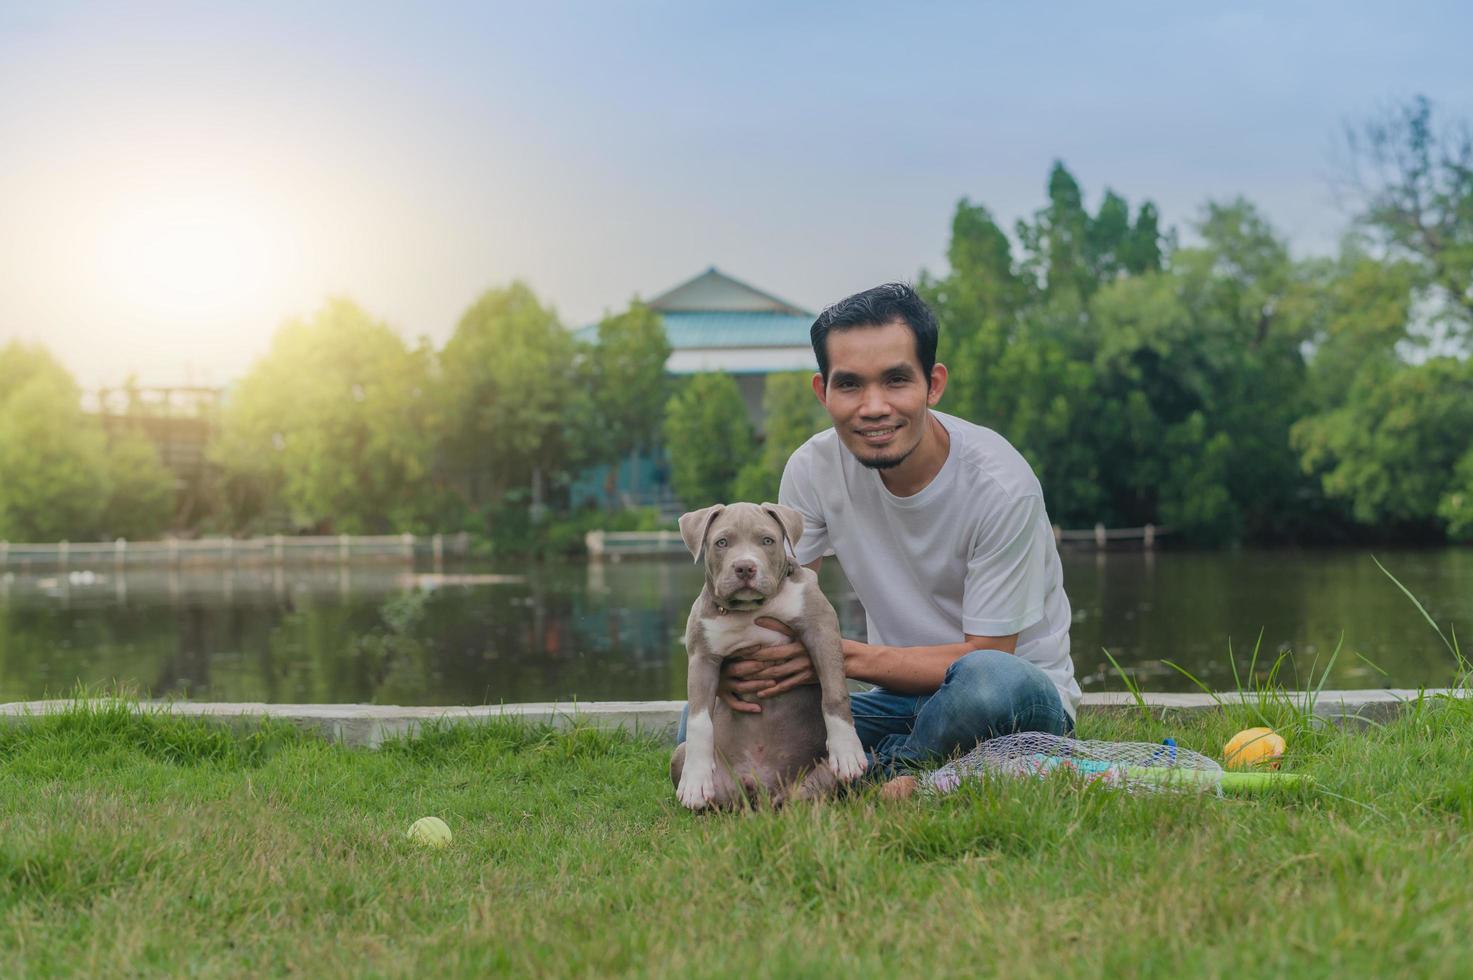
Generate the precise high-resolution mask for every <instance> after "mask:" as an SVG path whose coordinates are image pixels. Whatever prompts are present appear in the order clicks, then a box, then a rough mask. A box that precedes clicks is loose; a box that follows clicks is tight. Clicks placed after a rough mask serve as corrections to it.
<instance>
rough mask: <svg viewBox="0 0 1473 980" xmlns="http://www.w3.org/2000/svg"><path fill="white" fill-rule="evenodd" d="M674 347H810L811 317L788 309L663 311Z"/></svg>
mask: <svg viewBox="0 0 1473 980" xmlns="http://www.w3.org/2000/svg"><path fill="white" fill-rule="evenodd" d="M662 318H663V319H664V321H665V336H666V337H668V338H669V339H670V346H671V347H672V348H673V349H675V350H689V349H690V348H693V347H801V348H803V349H804V350H807V349H808V348H809V339H808V338H809V334H808V330H809V328H810V327H811V326H812V325H813V320H812V318H811V317H806V316H794V315H792V314H789V313H664V314H662Z"/></svg>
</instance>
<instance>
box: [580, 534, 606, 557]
mask: <svg viewBox="0 0 1473 980" xmlns="http://www.w3.org/2000/svg"><path fill="white" fill-rule="evenodd" d="M583 547H584V548H585V549H587V551H588V557H589V558H602V557H603V556H604V533H603V532H602V531H589V532H588V533H587V534H585V535H583Z"/></svg>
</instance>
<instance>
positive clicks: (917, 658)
mask: <svg viewBox="0 0 1473 980" xmlns="http://www.w3.org/2000/svg"><path fill="white" fill-rule="evenodd" d="M822 564H823V559H822V558H815V559H814V560H813V561H811V562H809V563H808V566H807V567H808V568H811V569H813V570H814V571H815V572H817V571H818V568H819V566H820V565H822ZM762 625H765V626H769V627H771V628H774V629H778V630H779V632H784V633H788V634H789V635H792V634H791V631H790V630H788V629H787V627H786V626H784V625H783V624H781V623H777V622H776V621H775V620H767V621H765V622H764V623H763V624H762ZM1017 647H1018V634H1017V633H1013V634H1011V635H1008V636H973V635H971V634H967V635H966V636H964V637H963V638H962V641H961V642H960V643H943V644H939V645H937V646H925V647H892V646H881V645H878V644H873V643H863V642H861V641H859V640H845V641H844V674H845V676H847V677H852V678H854V679H855V680H860V681H865V682H867V683H870V684H879V685H880V686H882V687H885V688H888V689H889V690H892V691H897V692H899V693H902V694H931V693H933V692H935V691H936V690H937V689H938V688H939V687H941V684H942V682H943V681H945V680H946V671H947V668H949V667H950V666H951V665H952V664H953V663H955V662H956V661H958V660H960V659H961V658H962V657H965V656H966V655H967V654H969V653H971V652H972V651H974V650H1001V651H1002V652H1004V653H1013V652H1014V651H1016V650H1017ZM814 683H817V678H816V677H815V676H814V674H813V666H812V663H811V662H810V661H809V659H808V652H807V651H806V650H804V649H803V646H802V644H799V643H785V644H781V645H777V646H770V647H763V648H761V649H760V650H753V651H751V652H750V653H747V654H746V655H745V658H744V659H741V660H730V661H728V662H727V663H726V664H725V667H724V669H723V670H722V684H721V697H722V699H723V700H725V701H726V703H727V704H729V705H731V706H732V707H733V708H735V709H736V710H738V711H747V712H751V711H758V710H760V709H759V707H758V706H757V705H755V704H752V703H750V702H745V701H741V700H740V699H738V698H737V697H736V695H737V694H748V695H751V694H755V695H756V696H757V697H759V698H770V697H772V696H773V695H775V694H781V693H783V692H784V691H790V690H792V689H793V688H795V687H800V686H802V685H804V684H814Z"/></svg>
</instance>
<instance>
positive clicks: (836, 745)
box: [828, 728, 869, 783]
mask: <svg viewBox="0 0 1473 980" xmlns="http://www.w3.org/2000/svg"><path fill="white" fill-rule="evenodd" d="M828 749H829V769H831V770H832V771H833V773H834V775H835V776H836V777H837V778H838V780H839V782H841V783H852V782H854V780H856V779H858V778H859V777H860V776H862V775H864V770H865V767H866V766H867V765H868V764H869V763H868V760H867V759H865V757H864V747H863V746H862V745H860V744H859V736H858V735H857V734H855V732H854V729H852V728H851V729H849V731H847V732H844V733H842V734H835V735H834V736H832V737H830V738H829V745H828Z"/></svg>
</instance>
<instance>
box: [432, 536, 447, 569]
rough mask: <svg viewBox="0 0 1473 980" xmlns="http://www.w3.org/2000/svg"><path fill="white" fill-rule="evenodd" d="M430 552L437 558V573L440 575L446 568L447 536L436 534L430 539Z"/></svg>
mask: <svg viewBox="0 0 1473 980" xmlns="http://www.w3.org/2000/svg"><path fill="white" fill-rule="evenodd" d="M430 552H431V553H432V554H433V555H434V556H435V571H436V572H437V573H438V572H440V571H442V570H443V569H444V567H445V535H443V534H436V535H435V536H434V537H433V538H430Z"/></svg>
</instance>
